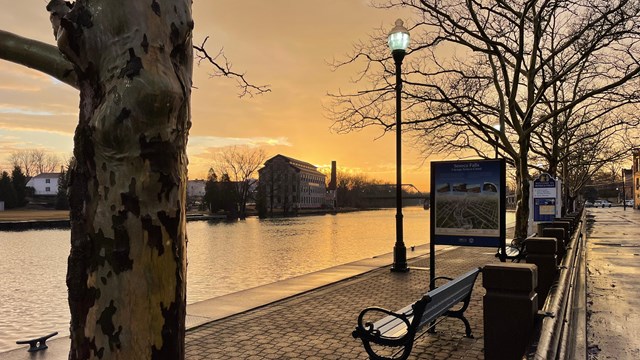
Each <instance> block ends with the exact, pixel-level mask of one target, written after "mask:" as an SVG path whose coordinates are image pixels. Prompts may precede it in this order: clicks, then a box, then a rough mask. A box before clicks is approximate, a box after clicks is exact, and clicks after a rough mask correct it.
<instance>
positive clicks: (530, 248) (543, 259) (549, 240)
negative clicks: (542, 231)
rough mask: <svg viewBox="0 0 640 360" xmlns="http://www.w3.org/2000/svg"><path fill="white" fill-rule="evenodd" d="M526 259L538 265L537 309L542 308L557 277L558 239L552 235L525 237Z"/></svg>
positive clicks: (529, 262)
mask: <svg viewBox="0 0 640 360" xmlns="http://www.w3.org/2000/svg"><path fill="white" fill-rule="evenodd" d="M525 245H526V254H527V257H526V261H527V264H534V265H536V266H537V267H538V287H536V293H538V310H540V309H542V306H543V305H544V302H545V300H546V299H547V295H548V294H549V289H550V288H551V284H553V282H554V281H556V279H557V277H558V256H557V251H558V240H557V239H556V238H554V237H532V238H529V239H527V242H526V243H525Z"/></svg>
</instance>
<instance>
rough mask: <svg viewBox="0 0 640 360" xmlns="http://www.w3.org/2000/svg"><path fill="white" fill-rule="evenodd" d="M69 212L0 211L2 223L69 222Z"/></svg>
mask: <svg viewBox="0 0 640 360" xmlns="http://www.w3.org/2000/svg"><path fill="white" fill-rule="evenodd" d="M68 219H69V210H32V209H20V210H5V211H0V221H25V220H68Z"/></svg>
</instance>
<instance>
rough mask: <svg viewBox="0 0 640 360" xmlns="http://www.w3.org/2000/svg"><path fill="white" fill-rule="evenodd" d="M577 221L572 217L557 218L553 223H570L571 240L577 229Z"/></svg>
mask: <svg viewBox="0 0 640 360" xmlns="http://www.w3.org/2000/svg"><path fill="white" fill-rule="evenodd" d="M574 220H575V219H574V218H572V217H561V218H556V219H555V220H554V221H553V223H554V224H555V223H558V222H561V221H564V222H568V223H569V239H571V235H572V234H573V231H574V230H575V229H576V223H575V221H574Z"/></svg>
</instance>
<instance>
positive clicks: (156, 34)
mask: <svg viewBox="0 0 640 360" xmlns="http://www.w3.org/2000/svg"><path fill="white" fill-rule="evenodd" d="M191 3H192V2H191V1H190V0H152V1H150V2H149V3H144V4H143V3H142V2H130V1H123V0H108V1H107V0H92V1H89V0H77V1H75V2H66V1H62V0H53V1H50V2H49V4H48V5H47V10H48V11H49V12H50V14H51V17H50V18H51V24H52V27H53V33H54V37H55V40H56V43H57V46H52V45H49V44H45V43H42V42H38V41H34V40H30V39H25V38H22V37H20V36H17V35H15V34H11V33H8V32H6V31H0V58H1V59H4V60H7V61H11V62H15V63H18V64H22V65H25V66H28V67H31V68H34V69H36V70H39V71H42V72H44V73H46V74H49V75H51V76H53V77H54V78H56V79H58V80H60V81H61V82H63V83H66V84H68V85H70V86H72V87H74V88H76V89H78V90H79V93H80V114H79V121H78V125H77V128H76V131H75V137H74V157H75V159H76V162H75V164H74V167H73V168H72V169H70V181H71V184H70V189H69V196H70V207H71V210H70V214H71V253H70V255H69V259H68V271H67V286H68V294H69V295H68V296H69V308H70V311H71V325H70V332H71V348H70V353H69V359H89V358H119V359H152V358H153V359H183V358H184V335H185V312H186V263H187V261H186V221H185V201H186V199H185V196H186V178H187V176H186V175H187V154H186V145H187V136H188V131H189V127H190V123H191V120H190V99H191V86H192V81H191V79H192V63H193V53H192V51H193V48H192V40H191V39H192V31H193V27H194V23H193V20H192V17H191ZM228 75H230V76H235V75H234V74H233V73H229V74H228Z"/></svg>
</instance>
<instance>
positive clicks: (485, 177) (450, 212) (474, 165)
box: [431, 159, 505, 247]
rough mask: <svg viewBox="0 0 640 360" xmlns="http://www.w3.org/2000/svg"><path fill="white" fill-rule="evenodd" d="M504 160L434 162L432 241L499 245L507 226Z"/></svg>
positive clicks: (454, 243) (432, 165)
mask: <svg viewBox="0 0 640 360" xmlns="http://www.w3.org/2000/svg"><path fill="white" fill-rule="evenodd" d="M504 195H505V194H504V162H503V160H501V159H498V160H472V161H454V162H452V161H448V162H432V163H431V209H432V210H431V211H432V212H431V224H432V234H431V235H432V236H431V241H432V242H434V244H438V245H465V246H488V247H493V246H495V247H498V246H500V244H501V241H500V240H501V237H502V236H503V233H504V230H503V227H504V221H505V220H504Z"/></svg>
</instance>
